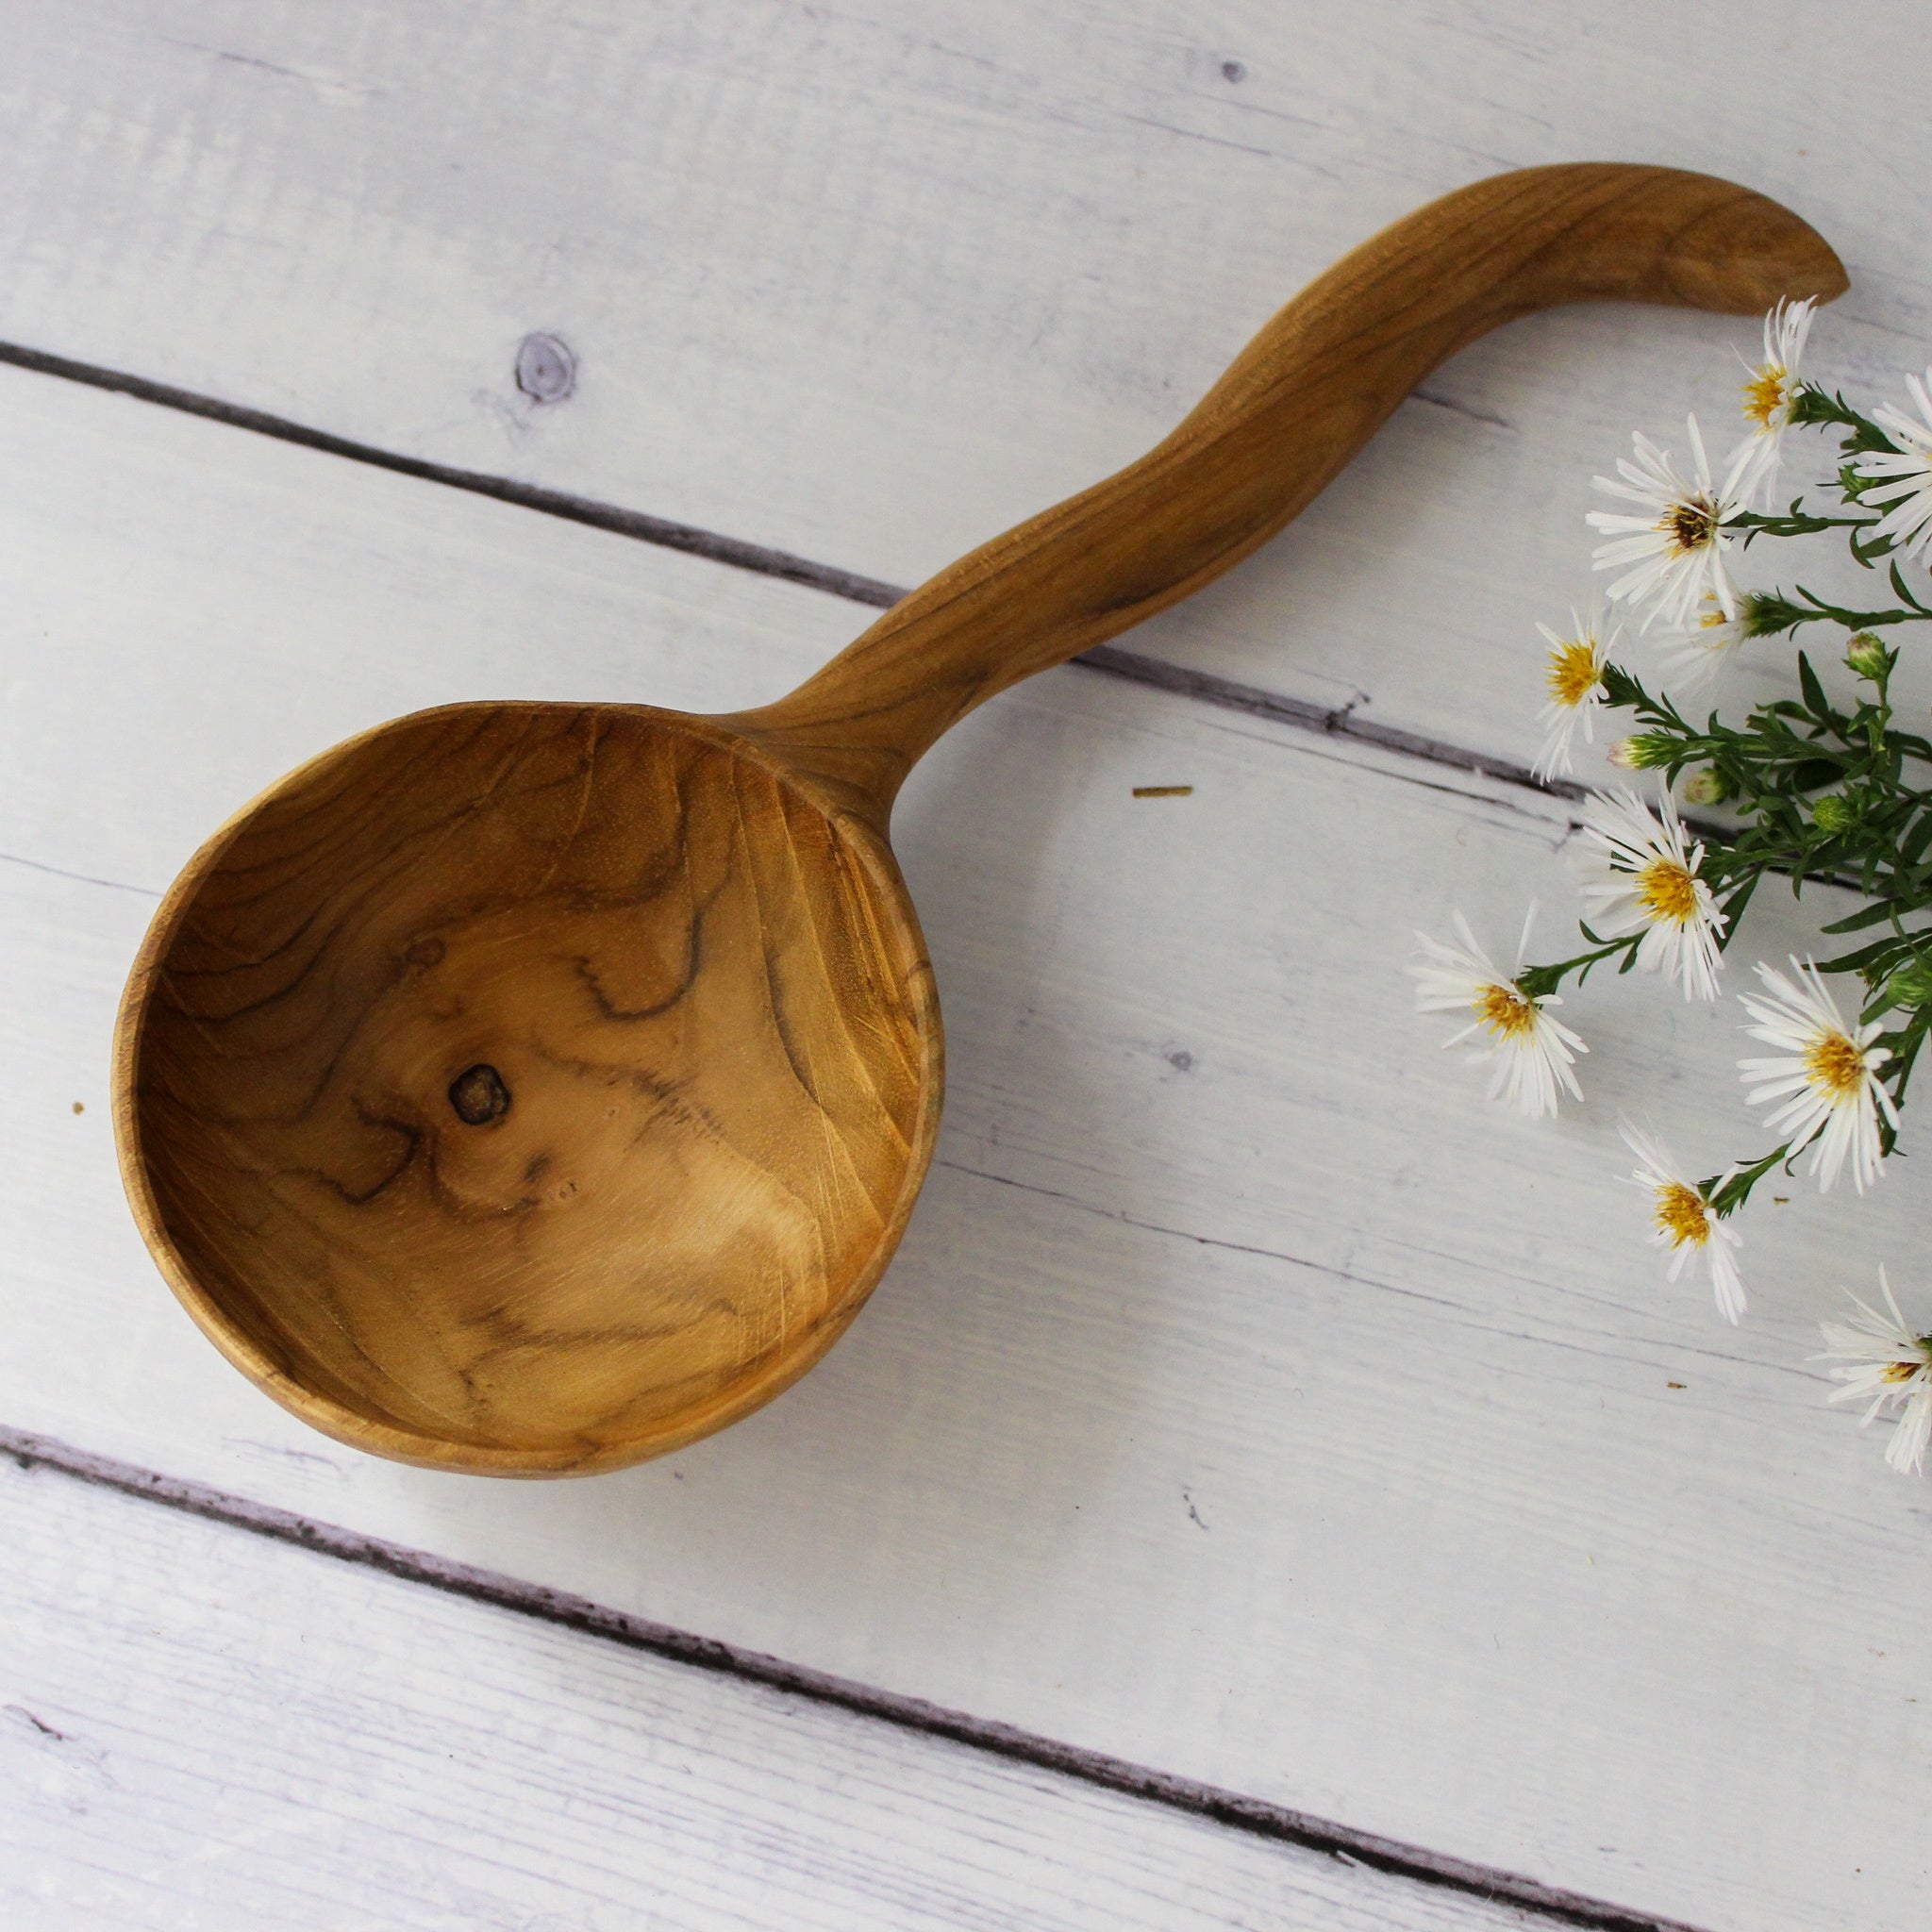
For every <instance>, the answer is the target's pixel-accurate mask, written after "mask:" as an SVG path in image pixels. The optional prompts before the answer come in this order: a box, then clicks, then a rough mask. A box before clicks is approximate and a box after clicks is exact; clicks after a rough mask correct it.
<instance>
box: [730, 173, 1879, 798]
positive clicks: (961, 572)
mask: <svg viewBox="0 0 1932 1932" xmlns="http://www.w3.org/2000/svg"><path fill="white" fill-rule="evenodd" d="M1846 286H1847V284H1846V278H1845V273H1844V270H1843V268H1842V267H1841V266H1840V262H1839V259H1838V258H1837V256H1836V255H1834V254H1833V253H1832V251H1831V249H1830V247H1829V246H1828V245H1827V244H1826V243H1825V242H1824V240H1823V239H1822V238H1821V237H1820V236H1819V235H1818V234H1817V233H1816V232H1815V231H1814V230H1812V229H1811V228H1810V227H1808V226H1807V225H1806V224H1805V223H1804V222H1802V221H1800V220H1799V219H1798V217H1797V216H1795V215H1793V214H1791V213H1790V211H1789V210H1788V209H1786V208H1781V207H1779V206H1778V204H1777V203H1775V202H1774V201H1769V200H1767V199H1766V198H1765V197H1764V196H1763V195H1760V194H1755V193H1753V192H1751V191H1750V190H1748V189H1744V188H1740V187H1738V186H1736V185H1735V184H1734V183H1731V182H1728V181H1721V180H1718V179H1716V178H1715V177H1713V176H1711V175H1691V174H1685V173H1683V172H1681V171H1679V170H1677V169H1674V168H1651V167H1638V166H1632V165H1627V164H1624V163H1619V162H1579V163H1574V164H1571V165H1567V166H1562V167H1549V168H1524V169H1522V170H1519V171H1518V172H1516V173H1513V174H1507V175H1496V176H1494V177H1492V178H1491V179H1490V180H1487V181H1478V182H1476V183H1474V185H1473V186H1471V187H1468V188H1462V189H1458V190H1457V191H1456V192H1454V193H1451V194H1445V195H1444V196H1442V198H1441V200H1439V201H1434V202H1431V203H1430V204H1429V205H1428V206H1427V207H1426V208H1421V209H1419V210H1418V211H1417V212H1416V213H1414V214H1412V215H1408V216H1407V217H1406V218H1405V219H1403V220H1402V221H1399V222H1397V223H1395V224H1394V225H1392V226H1391V227H1388V228H1385V229H1384V230H1383V231H1382V232H1381V233H1380V234H1379V235H1377V236H1375V237H1374V239H1373V240H1371V241H1369V242H1364V243H1363V244H1362V246H1361V247H1359V248H1357V249H1356V250H1355V252H1354V253H1353V254H1351V255H1349V256H1347V257H1345V258H1343V259H1342V260H1341V261H1340V262H1338V263H1337V264H1336V266H1335V267H1333V268H1331V269H1330V270H1329V271H1328V272H1327V273H1326V274H1325V275H1322V276H1320V277H1319V278H1318V279H1317V280H1316V281H1314V282H1312V283H1310V284H1309V286H1308V287H1307V288H1306V289H1304V290H1303V291H1302V292H1301V293H1300V294H1299V295H1297V296H1296V297H1295V298H1294V299H1293V301H1291V303H1289V305H1288V306H1287V308H1283V309H1282V310H1281V311H1280V312H1279V313H1278V314H1277V315H1275V317H1274V320H1273V321H1271V322H1270V323H1269V324H1268V325H1266V326H1265V327H1264V328H1263V329H1262V330H1261V332H1260V333H1259V334H1258V335H1257V337H1256V338H1255V339H1254V341H1251V342H1250V343H1249V344H1248V346H1247V347H1246V348H1245V349H1244V350H1242V352H1241V355H1240V356H1239V357H1237V358H1236V359H1235V361H1234V363H1233V365H1232V366H1231V367H1230V368H1229V369H1228V371H1227V373H1226V375H1224V376H1223V377H1222V378H1221V380H1220V381H1219V382H1217V383H1216V384H1215V385H1214V387H1213V388H1212V389H1211V390H1210V391H1208V394H1207V395H1206V396H1205V397H1204V398H1203V399H1202V401H1201V403H1200V404H1199V406H1198V407H1197V408H1195V409H1194V410H1193V411H1192V412H1191V414H1190V415H1189V416H1188V417H1187V418H1186V419H1185V420H1184V421H1183V422H1182V423H1181V424H1180V425H1179V426H1178V427H1177V428H1176V429H1175V430H1174V433H1173V434H1172V435H1171V436H1169V437H1168V438H1167V439H1166V441H1163V442H1161V443H1159V444H1158V446H1157V447H1156V448H1154V449H1153V450H1151V451H1150V452H1149V453H1148V454H1147V455H1146V456H1144V457H1142V458H1141V459H1140V460H1139V461H1138V462H1135V463H1131V464H1129V465H1128V466H1127V467H1126V468H1125V469H1124V470H1121V471H1119V472H1118V473H1117V474H1115V475H1112V476H1109V477H1108V478H1107V480H1106V481H1105V482H1102V483H1098V484H1096V485H1095V486H1094V487H1093V488H1092V489H1091V490H1088V491H1083V492H1082V493H1081V494H1080V495H1078V496H1074V497H1070V498H1068V500H1067V501H1066V502H1064V503H1061V504H1058V505H1056V506H1055V507H1054V508H1052V509H1049V510H1046V511H1043V512H1042V513H1041V515H1039V516H1036V517H1034V518H1032V519H1031V520H1030V521H1029V522H1026V523H1024V524H1022V525H1019V526H1018V527H1017V528H1015V529H1011V530H1008V532H1006V534H1005V535H1004V536H1000V537H995V538H994V539H993V540H992V541H991V542H990V543H986V544H982V545H981V546H980V548H979V549H977V550H975V551H974V552H972V553H971V555H969V556H967V557H964V558H960V560H959V561H958V562H957V563H955V564H951V565H949V566H948V567H947V568H946V569H944V570H942V571H941V572H940V574H939V575H937V576H935V577H932V578H930V579H929V580H928V581H927V582H926V583H924V585H922V586H921V587H920V588H919V589H918V590H917V591H913V592H912V594H911V595H910V596H908V597H907V598H905V599H904V600H903V601H902V602H900V603H899V604H896V605H894V606H893V608H891V610H889V611H887V612H886V614H885V615H884V616H883V617H881V618H880V619H879V621H878V622H877V623H876V624H874V625H873V626H872V628H871V629H870V630H868V631H867V632H866V633H865V634H864V635H863V636H862V637H860V638H859V639H858V641H856V642H855V643H853V644H852V645H850V646H849V647H848V648H847V649H846V650H844V651H842V652H841V654H840V655H839V656H838V657H837V658H833V659H832V661H831V662H830V663H829V664H827V665H826V666H825V667H824V670H822V671H820V672H819V673H818V674H817V675H814V676H813V677H811V678H809V679H808V680H807V681H806V682H805V683H804V684H802V685H801V686H800V687H799V688H798V689H797V690H796V691H793V692H792V693H791V695H790V696H789V697H786V698H783V699H781V700H780V701H779V702H778V703H777V704H775V705H771V706H768V707H766V708H764V709H762V710H758V711H751V712H745V713H741V714H740V715H739V716H738V717H736V718H734V719H732V720H730V721H729V722H730V723H731V724H733V725H734V726H735V727H736V728H738V729H739V730H741V731H743V732H744V733H745V734H746V735H748V736H751V737H753V738H756V739H758V740H759V741H762V742H763V743H764V744H765V745H766V746H767V747H768V748H769V749H770V750H771V751H772V752H774V754H776V755H777V756H778V757H779V758H782V759H783V760H784V761H785V762H786V763H787V764H789V765H791V767H792V768H793V769H794V770H796V771H798V772H800V773H801V774H802V775H804V776H806V777H807V778H808V779H809V780H812V781H814V782H815V783H816V784H817V785H818V786H819V787H820V788H821V789H823V790H824V791H828V792H830V793H831V794H832V795H833V796H834V797H835V798H836V799H837V800H838V801H839V802H840V803H841V804H842V805H843V806H845V807H846V808H848V809H852V810H855V811H857V812H858V813H859V815H860V816H861V817H863V818H865V819H867V820H869V821H870V822H871V823H873V824H874V825H876V826H878V827H879V828H880V829H883V828H884V826H885V824H886V821H887V818H888V817H889V815H890V813H891V802H892V799H893V796H894V795H895V794H896V792H897V791H898V789H899V786H900V783H901V782H902V780H903V779H904V778H905V776H906V774H907V773H908V771H910V770H911V768H912V766H913V764H914V762H915V761H916V760H917V759H918V758H919V757H920V755H921V754H922V753H923V752H924V751H925V750H926V748H927V747H928V746H929V745H931V744H932V742H933V741H935V740H936V739H937V738H938V737H939V736H940V734H941V732H943V731H944V730H945V729H946V728H947V727H948V726H949V725H951V724H953V723H954V722H955V721H956V720H957V719H958V718H960V717H962V716H963V715H964V714H965V713H966V712H967V711H970V710H971V709H972V708H974V706H975V705H978V704H981V703H983V702H984V701H985V700H986V699H988V698H990V697H991V696H992V695H993V693H994V692H996V691H1003V690H1005V689H1006V687H1007V686H1008V685H1009V684H1016V683H1018V681H1019V680H1020V679H1021V678H1023V677H1030V676H1031V675H1033V674H1034V673H1035V672H1036V671H1044V670H1046V669H1048V668H1049V667H1050V666H1052V665H1055V664H1058V663H1060V662H1062V661H1063V660H1065V659H1066V658H1072V657H1074V656H1075V655H1076V654H1077V653H1079V652H1081V651H1084V650H1087V649H1088V648H1089V647H1090V646H1091V645H1094V644H1097V643H1099V642H1101V641H1103V640H1104V639H1107V638H1110V637H1113V636H1114V635H1116V634H1117V633H1118V632H1120V631H1124V630H1125V629H1127V628H1128V627H1129V626H1130V625H1136V624H1139V623H1140V622H1141V620H1142V619H1143V618H1146V617H1151V616H1152V615H1153V614H1154V613H1155V612H1156V611H1157V610H1160V609H1162V608H1165V607H1166V606H1167V605H1169V604H1172V603H1174V602H1175V601H1176V600H1177V599H1179V598H1182V597H1185V596H1186V595H1188V593H1189V592H1190V591H1195V590H1198V589H1199V588H1200V587H1201V586H1202V585H1203V584H1206V583H1208V582H1209V581H1210V580H1211V579H1213V578H1214V577H1217V576H1219V575H1221V573H1222V572H1223V571H1224V570H1226V569H1228V568H1229V567H1230V566H1231V565H1233V564H1236V563H1238V562H1240V561H1241V558H1244V557H1246V556H1247V555H1248V553H1249V552H1250V551H1252V550H1254V549H1256V548H1257V546H1258V545H1259V544H1261V543H1263V542H1265V541H1267V539H1268V538H1270V537H1271V536H1273V535H1274V532H1275V531H1276V530H1278V529H1280V528H1281V526H1282V525H1284V524H1286V523H1287V522H1288V521H1289V520H1290V518H1291V517H1293V516H1294V515H1296V514H1297V513H1298V512H1299V511H1300V510H1301V509H1302V508H1304V507H1305V506H1306V505H1307V504H1308V503H1309V502H1310V501H1311V500H1312V499H1313V498H1314V497H1315V495H1316V494H1317V493H1318V492H1319V491H1321V490H1322V489H1323V487H1324V485H1325V484H1326V483H1327V482H1328V481H1329V479H1330V478H1331V477H1333V476H1334V475H1336V474H1337V472H1338V471H1340V470H1341V467H1342V465H1343V464H1345V463H1346V462H1347V461H1348V459H1349V458H1350V457H1352V456H1353V455H1354V454H1355V452H1356V451H1357V450H1358V449H1359V448H1360V447H1361V446H1362V444H1363V443H1365V442H1366V441H1368V440H1369V438H1370V437H1371V436H1372V435H1373V434H1374V431H1375V430H1376V429H1377V428H1378V427H1379V426H1380V425H1381V424H1382V423H1383V422H1384V421H1385V420H1386V419H1387V418H1388V417H1389V415H1390V414H1391V412H1392V411H1393V410H1394V408H1395V407H1396V405H1397V404H1398V403H1400V402H1401V401H1402V399H1403V398H1404V397H1405V396H1406V395H1407V393H1408V391H1410V390H1411V389H1412V388H1414V386H1415V385H1416V384H1417V383H1418V382H1420V381H1421V380H1422V379H1423V378H1424V376H1425V375H1428V373H1429V372H1430V371H1431V370H1432V369H1434V368H1436V366H1437V365H1438V364H1439V363H1441V362H1442V361H1443V360H1445V359H1446V358H1448V357H1450V356H1453V355H1454V354H1455V353H1456V351H1457V349H1459V348H1461V347H1463V345H1464V344H1465V343H1467V342H1470V341H1474V339H1475V338H1476V337H1477V336H1479V335H1482V334H1483V333H1484V332H1485V331H1487V330H1489V329H1491V328H1494V327H1495V326H1496V325H1498V324H1499V323H1504V322H1508V321H1512V320H1513V319H1514V318H1516V317H1517V316H1521V315H1526V314H1528V313H1530V312H1531V311H1532V310H1534V309H1539V308H1553V307H1555V306H1556V305H1557V304H1559V303H1564V302H1583V301H1636V302H1663V303H1675V304H1678V305H1682V306H1686V307H1691V308H1713V309H1722V310H1727V311H1730V312H1733V313H1746V312H1750V311H1753V310H1757V309H1762V308H1769V307H1770V306H1771V305H1772V304H1773V303H1774V302H1775V301H1776V300H1777V299H1778V298H1779V297H1780V296H1790V297H1798V296H1805V295H1815V296H1821V297H1824V298H1825V299H1829V298H1831V297H1832V296H1835V295H1838V294H1840V293H1841V292H1842V291H1844V289H1845V287H1846Z"/></svg>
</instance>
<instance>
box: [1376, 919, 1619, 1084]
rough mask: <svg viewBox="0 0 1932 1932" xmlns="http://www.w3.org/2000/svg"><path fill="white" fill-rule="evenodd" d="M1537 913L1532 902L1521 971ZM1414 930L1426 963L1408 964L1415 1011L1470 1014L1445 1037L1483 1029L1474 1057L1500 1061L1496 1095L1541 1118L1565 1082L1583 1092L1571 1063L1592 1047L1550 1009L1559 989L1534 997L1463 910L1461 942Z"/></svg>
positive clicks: (1460, 1037)
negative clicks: (1497, 959) (1498, 960)
mask: <svg viewBox="0 0 1932 1932" xmlns="http://www.w3.org/2000/svg"><path fill="white" fill-rule="evenodd" d="M1535 917H1536V908H1535V907H1534V906H1532V907H1531V908H1529V915H1528V917H1527V918H1525V919H1524V922H1523V938H1522V940H1521V941H1520V942H1519V943H1518V945H1517V948H1516V971H1517V973H1519V974H1520V973H1521V972H1522V971H1523V956H1524V949H1525V948H1526V947H1527V946H1528V944H1529V928H1530V922H1531V921H1532V920H1534V919H1535ZM1415 937H1416V945H1417V947H1418V949H1419V953H1420V963H1419V964H1417V965H1414V966H1411V967H1410V968H1409V975H1410V977H1411V978H1413V979H1414V981H1415V983H1416V991H1415V1005H1416V1011H1417V1012H1419V1013H1451V1012H1455V1013H1468V1014H1470V1015H1472V1018H1471V1019H1470V1022H1469V1024H1468V1025H1466V1026H1464V1027H1463V1028H1462V1030H1461V1031H1460V1032H1459V1033H1456V1034H1452V1035H1451V1036H1450V1038H1449V1039H1447V1040H1445V1041H1443V1042H1442V1044H1443V1045H1444V1046H1445V1047H1447V1046H1459V1045H1461V1043H1462V1042H1463V1041H1465V1040H1467V1039H1468V1038H1469V1037H1470V1035H1471V1034H1473V1033H1480V1034H1481V1035H1482V1037H1483V1043H1482V1044H1481V1045H1480V1046H1479V1047H1477V1049H1476V1050H1475V1052H1474V1053H1473V1054H1471V1055H1470V1057H1469V1058H1470V1061H1471V1063H1472V1064H1474V1063H1476V1062H1477V1061H1480V1060H1486V1059H1493V1060H1494V1061H1495V1062H1496V1073H1495V1077H1494V1078H1493V1079H1492V1080H1491V1082H1490V1098H1491V1100H1493V1099H1495V1097H1496V1096H1497V1095H1498V1094H1499V1093H1500V1094H1502V1095H1503V1096H1504V1098H1505V1099H1507V1101H1508V1103H1509V1105H1510V1106H1511V1107H1513V1108H1516V1110H1517V1111H1518V1112H1519V1113H1523V1114H1526V1115H1528V1117H1529V1118H1530V1119H1531V1120H1533V1121H1536V1120H1541V1119H1542V1118H1543V1117H1544V1116H1545V1115H1546V1114H1554V1113H1555V1112H1556V1111H1557V1085H1558V1083H1559V1082H1560V1083H1561V1085H1562V1086H1564V1087H1566V1088H1567V1089H1568V1090H1569V1091H1570V1094H1571V1096H1572V1098H1573V1099H1576V1100H1581V1099H1582V1098H1583V1089H1582V1088H1580V1087H1579V1086H1578V1085H1577V1084H1576V1075H1575V1074H1573V1073H1572V1072H1571V1071H1570V1069H1571V1066H1572V1064H1573V1063H1574V1060H1575V1058H1576V1056H1577V1055H1578V1054H1580V1053H1588V1052H1589V1051H1590V1049H1589V1047H1587V1046H1586V1045H1585V1044H1584V1043H1583V1041H1581V1040H1579V1039H1578V1038H1577V1037H1576V1035H1575V1034H1574V1033H1573V1032H1572V1031H1571V1030H1570V1028H1569V1027H1567V1026H1565V1025H1564V1024H1562V1022H1561V1021H1559V1020H1555V1019H1552V1018H1551V1016H1550V1015H1549V1014H1548V1013H1547V1012H1546V1011H1544V1008H1547V1007H1560V1006H1561V1005H1562V1004H1563V1002H1562V1001H1561V1000H1559V999H1558V998H1557V995H1556V994H1555V993H1542V994H1540V995H1539V996H1538V997H1537V998H1535V999H1532V998H1530V996H1529V995H1528V994H1527V993H1525V992H1524V991H1522V989H1521V988H1519V987H1518V986H1517V984H1516V981H1515V978H1514V977H1513V976H1512V975H1509V974H1503V973H1500V972H1498V971H1497V969H1496V966H1495V963H1494V962H1493V961H1492V960H1491V958H1490V956H1489V955H1488V954H1487V953H1486V952H1484V950H1483V949H1482V947H1481V946H1480V945H1479V944H1478V943H1477V942H1476V937H1475V935H1474V933H1473V932H1472V931H1470V929H1469V921H1468V920H1466V919H1465V918H1464V917H1463V916H1462V914H1461V913H1459V912H1458V913H1457V914H1456V937H1457V944H1455V945H1445V944H1444V943H1443V942H1442V941H1441V940H1432V939H1431V938H1430V937H1429V936H1428V934H1427V933H1422V932H1419V933H1417V934H1416V936H1415Z"/></svg>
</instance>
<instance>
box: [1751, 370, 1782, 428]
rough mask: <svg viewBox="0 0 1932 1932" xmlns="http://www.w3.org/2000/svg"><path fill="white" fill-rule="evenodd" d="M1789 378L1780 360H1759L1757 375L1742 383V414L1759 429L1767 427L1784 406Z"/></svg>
mask: <svg viewBox="0 0 1932 1932" xmlns="http://www.w3.org/2000/svg"><path fill="white" fill-rule="evenodd" d="M1789 380H1790V371H1789V370H1787V369H1786V368H1785V366H1784V364H1783V363H1782V362H1760V363H1759V364H1758V365H1757V375H1754V376H1753V377H1752V378H1751V380H1750V381H1749V382H1747V383H1746V384H1745V385H1744V414H1745V415H1746V416H1747V417H1749V418H1750V420H1751V421H1752V422H1753V423H1755V424H1757V426H1758V427H1759V428H1760V429H1769V428H1770V427H1771V419H1772V418H1773V417H1774V416H1775V415H1776V414H1777V412H1778V411H1779V410H1780V409H1782V408H1784V406H1785V384H1786V383H1787V382H1788V381H1789Z"/></svg>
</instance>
